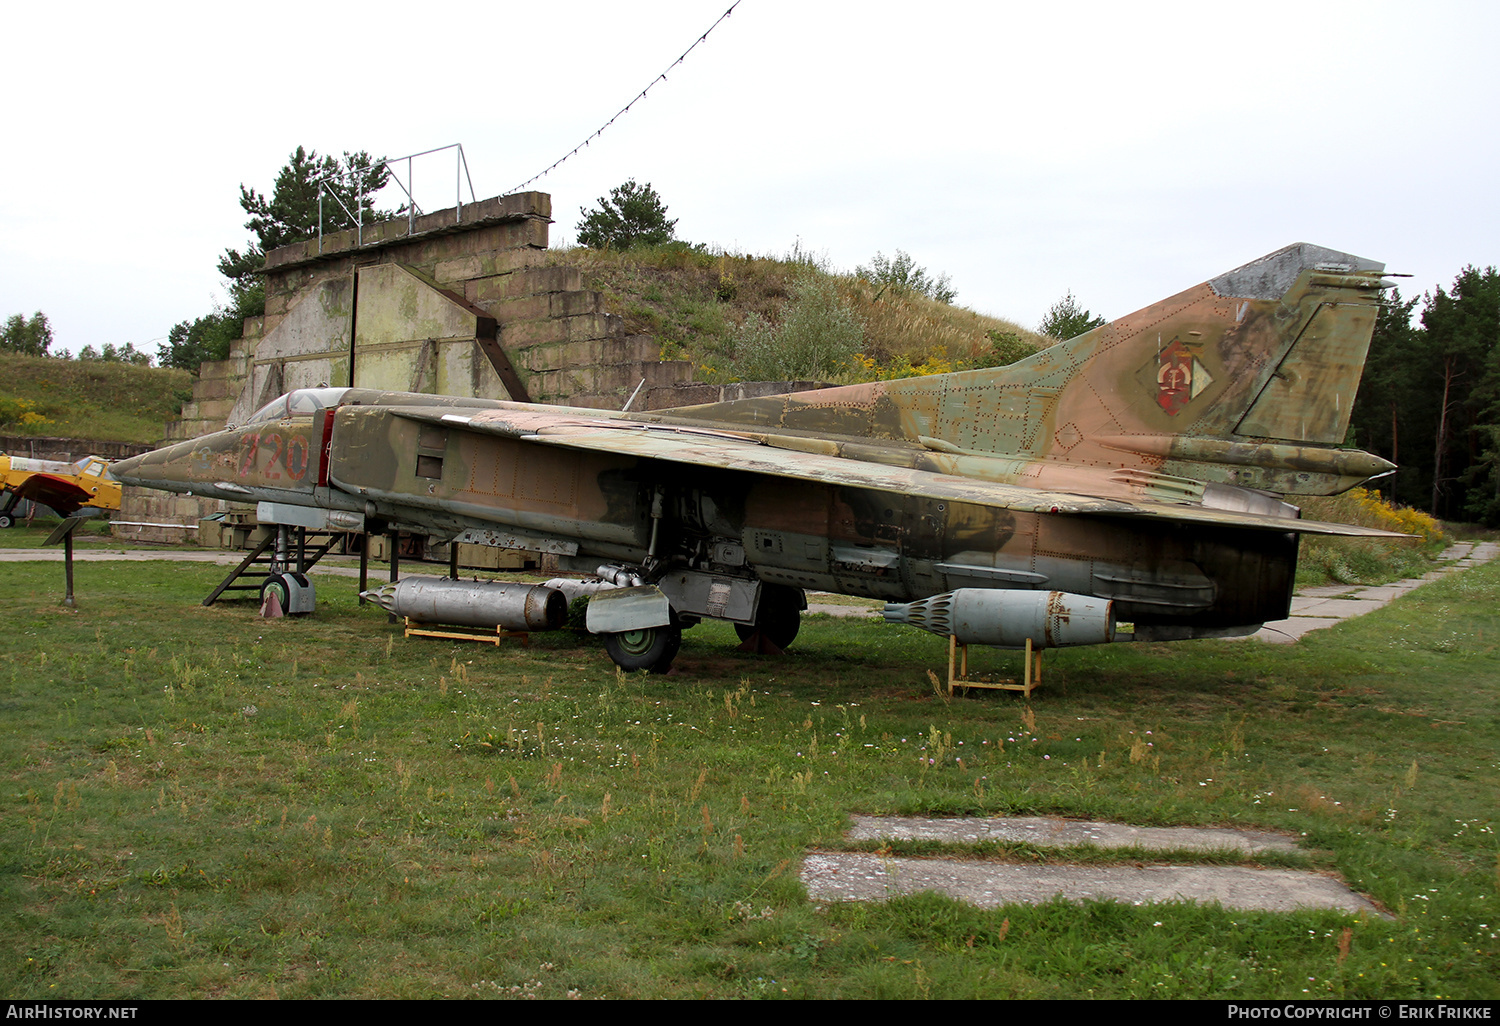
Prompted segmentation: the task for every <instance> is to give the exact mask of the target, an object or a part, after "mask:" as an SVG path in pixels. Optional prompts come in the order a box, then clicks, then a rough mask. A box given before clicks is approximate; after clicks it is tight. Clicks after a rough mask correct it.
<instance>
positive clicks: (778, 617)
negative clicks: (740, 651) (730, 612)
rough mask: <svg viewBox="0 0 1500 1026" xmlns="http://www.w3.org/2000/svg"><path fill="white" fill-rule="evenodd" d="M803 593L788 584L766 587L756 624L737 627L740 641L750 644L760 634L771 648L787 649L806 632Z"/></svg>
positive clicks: (756, 614)
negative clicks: (803, 619)
mask: <svg viewBox="0 0 1500 1026" xmlns="http://www.w3.org/2000/svg"><path fill="white" fill-rule="evenodd" d="M802 602H803V598H802V593H801V592H800V591H799V590H797V589H796V588H789V587H787V586H786V585H784V584H763V585H761V588H760V605H759V606H758V607H757V608H756V610H755V623H753V624H743V623H737V624H735V625H734V632H735V633H736V634H738V635H739V636H740V640H741V641H744V642H749V641H751V640H753V639H754V638H755V636H756V635H757V634H759V635H760V636H761V637H762V638H764V639H765V640H766V641H767V642H769V643H770V644H771V645H774V646H775V647H776V648H778V649H782V650H785V649H786V648H787V647H788V646H789V645H791V643H792V642H793V641H795V640H797V632H798V631H799V630H801V629H802Z"/></svg>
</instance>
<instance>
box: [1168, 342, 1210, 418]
mask: <svg viewBox="0 0 1500 1026" xmlns="http://www.w3.org/2000/svg"><path fill="white" fill-rule="evenodd" d="M1156 359H1157V369H1156V403H1157V405H1158V406H1160V407H1161V408H1162V409H1163V410H1166V411H1167V412H1168V413H1169V414H1172V415H1173V416H1176V414H1177V412H1178V411H1179V410H1181V409H1182V408H1183V407H1184V406H1186V405H1187V404H1188V403H1189V402H1191V401H1192V400H1193V399H1195V398H1196V397H1197V396H1198V394H1199V393H1200V392H1202V391H1203V390H1204V389H1205V388H1207V387H1208V386H1209V385H1210V384H1211V383H1212V382H1213V376H1212V375H1210V374H1209V373H1208V368H1206V367H1204V366H1203V364H1202V363H1201V362H1199V360H1198V357H1197V354H1196V353H1194V351H1193V349H1192V348H1190V347H1189V346H1187V345H1185V344H1184V343H1183V341H1182V339H1180V338H1174V339H1173V340H1172V341H1171V342H1169V343H1168V344H1167V347H1166V348H1165V349H1163V350H1162V351H1161V352H1160V353H1158V354H1157V357H1156Z"/></svg>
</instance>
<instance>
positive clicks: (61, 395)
mask: <svg viewBox="0 0 1500 1026" xmlns="http://www.w3.org/2000/svg"><path fill="white" fill-rule="evenodd" d="M192 381H193V376H192V375H191V374H189V373H188V372H187V371H181V370H172V369H170V368H167V369H163V368H158V367H137V366H135V365H134V364H128V363H113V362H111V363H106V362H103V361H100V360H57V359H50V358H48V357H39V356H18V355H16V354H13V353H0V433H4V434H12V435H58V436H61V437H64V438H90V439H97V440H100V441H107V442H145V443H151V442H158V441H160V440H161V438H162V425H163V424H164V423H165V422H166V421H167V420H168V419H169V418H172V417H176V416H177V414H178V411H179V410H180V409H181V408H182V404H183V402H184V401H186V400H187V399H189V398H190V397H191V395H192V387H193V386H192ZM27 414H30V415H29V416H28V415H27Z"/></svg>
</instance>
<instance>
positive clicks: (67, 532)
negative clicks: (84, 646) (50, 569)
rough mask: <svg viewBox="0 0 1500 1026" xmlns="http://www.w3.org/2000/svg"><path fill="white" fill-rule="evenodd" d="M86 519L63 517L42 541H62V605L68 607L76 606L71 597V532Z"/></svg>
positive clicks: (52, 542)
mask: <svg viewBox="0 0 1500 1026" xmlns="http://www.w3.org/2000/svg"><path fill="white" fill-rule="evenodd" d="M87 519H88V517H64V518H63V522H62V523H60V524H58V525H57V526H56V527H55V528H53V529H52V533H51V534H49V535H47V540H46V541H44V542H42V544H43V545H56V544H57V543H58V542H62V543H63V577H64V578H65V579H66V580H67V594H65V595H64V596H63V605H65V606H67V607H68V608H69V609H76V608H77V607H78V603H77V602H75V601H74V599H73V532H74V531H76V530H78V525H79V524H81V523H83V522H84V521H85V520H87Z"/></svg>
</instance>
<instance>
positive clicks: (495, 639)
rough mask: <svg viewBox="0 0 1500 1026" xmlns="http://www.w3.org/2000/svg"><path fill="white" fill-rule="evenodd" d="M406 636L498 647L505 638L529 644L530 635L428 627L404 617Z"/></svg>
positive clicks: (476, 629)
mask: <svg viewBox="0 0 1500 1026" xmlns="http://www.w3.org/2000/svg"><path fill="white" fill-rule="evenodd" d="M406 636H407V637H408V638H411V637H417V638H453V639H454V640H456V641H481V642H484V643H485V644H488V645H494V646H495V647H496V648H499V647H500V642H502V641H504V640H505V639H506V638H516V639H519V640H520V642H521V644H523V645H527V646H529V645H530V644H531V634H530V633H529V632H527V631H508V630H505V629H504V628H502V627H496V628H495V633H493V634H491V633H489V632H488V631H484V630H480V629H479V628H477V627H476V628H473V629H470V628H467V627H452V626H448V625H442V624H439V625H436V626H432V627H429V626H427V625H426V624H424V623H423V622H422V621H421V620H413V619H412V618H411V617H409V616H408V617H406Z"/></svg>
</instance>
